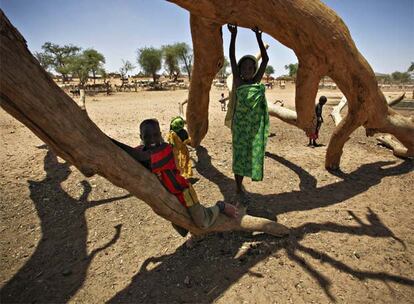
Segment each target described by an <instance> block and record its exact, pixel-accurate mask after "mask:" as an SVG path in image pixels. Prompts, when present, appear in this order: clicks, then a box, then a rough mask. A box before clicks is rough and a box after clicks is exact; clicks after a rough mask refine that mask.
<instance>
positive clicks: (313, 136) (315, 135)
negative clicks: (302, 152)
mask: <svg viewBox="0 0 414 304" xmlns="http://www.w3.org/2000/svg"><path fill="white" fill-rule="evenodd" d="M327 101H328V99H327V98H326V97H325V96H321V97H320V98H319V102H318V104H317V105H316V106H315V114H316V128H315V133H313V134H311V135H310V136H309V144H308V146H309V147H319V144H317V143H316V140H317V139H318V138H319V130H320V128H321V126H322V124H323V118H322V107H323V106H324V105H325V104H326V102H327Z"/></svg>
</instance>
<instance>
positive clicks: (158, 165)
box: [111, 119, 238, 236]
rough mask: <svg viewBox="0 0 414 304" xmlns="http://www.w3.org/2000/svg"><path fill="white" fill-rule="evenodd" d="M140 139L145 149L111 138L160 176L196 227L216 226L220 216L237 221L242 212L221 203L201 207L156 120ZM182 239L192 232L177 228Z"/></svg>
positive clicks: (142, 127)
mask: <svg viewBox="0 0 414 304" xmlns="http://www.w3.org/2000/svg"><path fill="white" fill-rule="evenodd" d="M140 133H141V134H140V137H141V140H142V142H143V145H141V146H138V147H136V148H133V147H130V146H128V145H125V144H123V143H120V142H118V141H116V140H114V139H112V138H111V140H112V142H114V143H115V144H116V145H117V146H118V147H120V148H121V149H123V150H124V151H125V152H127V153H128V154H129V155H130V156H131V157H133V158H134V159H135V160H137V161H138V162H140V163H141V164H142V165H143V166H145V167H146V168H147V169H149V170H151V172H152V173H154V174H155V175H157V177H158V179H159V180H160V182H161V184H163V185H164V187H165V188H166V189H167V190H168V191H169V192H170V193H172V194H174V195H175V196H176V197H177V199H178V201H179V202H180V203H181V204H182V205H183V206H184V207H185V208H186V209H187V210H188V213H189V214H190V216H191V218H192V219H193V221H194V224H195V225H196V226H197V227H199V228H201V229H206V228H208V227H210V226H211V225H213V224H214V222H215V221H216V219H217V218H218V215H219V213H220V212H221V213H224V214H225V215H227V216H228V217H232V218H236V217H237V216H238V209H237V208H236V207H234V206H233V205H230V204H227V203H225V202H222V201H219V202H217V203H216V205H215V206H213V207H209V208H206V207H204V206H203V205H201V204H200V202H199V200H198V198H197V193H196V192H195V190H194V189H193V187H192V186H191V184H190V183H189V182H187V180H186V179H185V178H184V177H183V176H181V175H180V172H179V171H178V169H177V167H176V165H175V162H174V156H173V151H172V146H171V145H169V144H168V143H165V142H164V141H163V139H162V136H161V131H160V126H159V123H158V121H157V120H156V119H146V120H144V121H143V122H142V123H141V125H140ZM173 227H174V228H175V229H176V230H177V231H178V233H180V234H181V235H182V236H186V235H187V233H188V231H187V230H186V229H184V228H182V227H179V226H177V225H175V224H173Z"/></svg>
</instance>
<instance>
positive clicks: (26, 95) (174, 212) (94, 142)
mask: <svg viewBox="0 0 414 304" xmlns="http://www.w3.org/2000/svg"><path fill="white" fill-rule="evenodd" d="M0 26H1V28H0V58H1V68H2V71H1V73H0V105H1V107H2V108H3V109H4V110H5V111H7V112H8V113H10V114H11V115H12V116H14V117H15V118H16V119H18V120H19V121H21V122H22V123H23V124H25V125H26V126H27V127H28V128H29V129H30V130H31V131H32V132H33V133H34V134H36V135H37V136H38V137H39V138H40V139H42V140H43V141H44V142H45V143H47V144H48V145H49V146H50V147H51V148H52V150H53V151H54V152H55V153H56V154H58V155H59V156H61V157H62V158H64V159H65V160H67V161H69V162H70V163H71V164H73V165H74V166H76V167H77V168H78V169H79V170H81V171H82V172H83V173H85V174H87V175H89V176H90V175H93V174H99V175H101V176H103V177H105V178H106V179H108V180H109V181H110V182H112V183H113V184H115V185H117V186H119V187H122V188H124V189H126V190H128V191H129V192H130V193H131V194H133V195H134V196H136V197H138V198H139V199H142V200H143V201H145V202H146V203H147V204H148V205H149V206H150V207H151V208H152V209H153V210H154V212H156V213H157V214H158V215H160V216H162V217H163V218H165V219H167V220H169V221H171V222H173V223H175V224H177V225H179V226H182V227H184V228H186V229H188V230H190V231H191V232H193V233H195V234H202V233H206V232H211V231H226V230H246V231H263V232H267V233H270V234H273V235H281V234H284V233H286V227H284V226H283V225H281V224H278V223H275V222H271V221H269V220H266V219H261V218H255V217H251V216H246V215H244V216H241V218H239V219H237V220H230V219H229V218H227V217H225V216H220V217H219V219H218V221H217V222H216V223H215V224H214V225H213V226H212V227H210V228H209V229H207V230H201V229H199V228H198V227H196V226H195V225H194V223H193V221H192V220H191V218H190V216H189V214H188V212H187V211H186V209H185V208H184V207H183V206H181V204H180V203H179V202H178V200H177V199H176V197H175V196H173V195H171V194H170V193H168V192H167V191H166V190H165V189H164V187H162V185H161V184H160V182H159V181H158V179H157V178H156V177H155V175H153V174H151V173H150V172H149V171H148V170H147V169H145V168H144V167H143V166H141V165H140V164H139V163H138V162H136V161H135V160H134V159H133V158H131V157H130V156H129V155H128V154H127V153H125V152H124V151H122V150H121V149H120V148H118V147H117V146H116V145H114V144H113V143H112V142H111V141H110V140H109V139H108V137H107V136H106V135H105V134H104V133H102V132H101V130H100V129H99V128H98V127H97V126H96V125H95V124H94V123H93V122H92V121H91V120H90V119H89V117H88V116H87V115H86V114H85V113H84V111H82V110H81V109H80V108H79V107H78V105H77V104H76V103H75V102H74V101H73V100H72V99H71V98H70V97H69V96H67V95H66V94H65V93H64V92H63V91H62V90H61V89H60V88H59V87H58V86H57V85H56V84H55V83H54V82H53V80H52V79H51V78H50V76H49V75H48V74H47V73H46V72H45V71H44V70H43V68H42V67H41V66H40V65H39V63H38V62H37V60H36V59H35V58H34V57H33V56H32V55H31V54H30V52H29V50H28V49H27V46H26V43H25V40H24V38H23V37H22V36H21V35H20V33H19V32H18V31H17V30H16V29H15V28H14V27H13V26H12V25H11V23H10V21H9V20H8V19H7V18H6V16H5V15H4V13H3V12H2V11H0ZM198 72H201V71H198ZM16 79H18V81H16ZM207 91H208V88H207ZM193 106H194V105H193Z"/></svg>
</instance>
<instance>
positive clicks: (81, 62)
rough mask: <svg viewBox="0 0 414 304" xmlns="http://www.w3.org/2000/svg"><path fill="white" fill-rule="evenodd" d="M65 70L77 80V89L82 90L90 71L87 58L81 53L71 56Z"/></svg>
mask: <svg viewBox="0 0 414 304" xmlns="http://www.w3.org/2000/svg"><path fill="white" fill-rule="evenodd" d="M67 69H68V71H69V72H70V73H71V74H72V75H73V76H75V77H77V78H79V87H81V88H83V87H84V86H85V84H86V83H87V82H88V78H89V73H90V71H91V68H90V66H89V62H88V58H87V57H86V56H84V54H83V53H82V54H79V55H76V56H73V57H72V58H71V59H70V62H69V63H67Z"/></svg>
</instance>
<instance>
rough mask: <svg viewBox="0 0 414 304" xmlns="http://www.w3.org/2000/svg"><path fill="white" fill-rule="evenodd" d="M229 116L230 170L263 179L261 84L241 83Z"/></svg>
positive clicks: (265, 128) (265, 120) (265, 118)
mask: <svg viewBox="0 0 414 304" xmlns="http://www.w3.org/2000/svg"><path fill="white" fill-rule="evenodd" d="M236 99H237V103H236V109H235V111H234V116H233V125H232V134H233V172H234V174H237V175H241V176H249V177H251V178H252V180H253V181H261V180H263V163H264V154H265V150H266V143H267V137H268V135H269V113H268V110H267V102H266V97H265V86H264V85H263V84H260V83H259V84H245V85H241V86H240V87H238V88H237V90H236Z"/></svg>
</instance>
